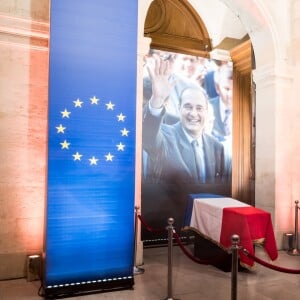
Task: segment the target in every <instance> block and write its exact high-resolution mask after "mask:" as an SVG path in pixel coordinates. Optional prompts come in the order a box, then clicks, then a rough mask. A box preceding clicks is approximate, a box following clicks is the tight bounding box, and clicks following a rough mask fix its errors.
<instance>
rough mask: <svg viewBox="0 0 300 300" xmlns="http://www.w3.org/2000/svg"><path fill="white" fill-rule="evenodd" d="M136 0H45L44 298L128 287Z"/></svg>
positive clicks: (130, 282)
mask: <svg viewBox="0 0 300 300" xmlns="http://www.w3.org/2000/svg"><path fill="white" fill-rule="evenodd" d="M137 2H138V1H137V0H130V1H124V0H101V1H99V0H85V1H82V0H63V1H62V0H52V1H51V22H50V73H49V148H48V195H47V198H48V199H47V212H46V243H45V274H44V288H45V291H46V294H47V293H48V294H49V295H55V294H64V293H68V291H71V292H72V293H73V292H76V291H77V290H82V289H83V290H84V289H85V290H88V289H101V288H103V289H109V288H115V287H122V286H125V287H126V286H127V285H128V286H132V285H133V276H132V275H133V263H134V177H135V112H136V61H137Z"/></svg>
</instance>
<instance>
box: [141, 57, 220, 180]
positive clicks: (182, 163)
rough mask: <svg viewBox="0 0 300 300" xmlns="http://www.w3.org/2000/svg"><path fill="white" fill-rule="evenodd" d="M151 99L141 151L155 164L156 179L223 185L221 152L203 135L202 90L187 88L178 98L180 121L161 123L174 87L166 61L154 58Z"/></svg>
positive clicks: (204, 109)
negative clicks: (171, 123) (169, 123)
mask: <svg viewBox="0 0 300 300" xmlns="http://www.w3.org/2000/svg"><path fill="white" fill-rule="evenodd" d="M148 72H149V75H150V77H151V81H152V96H151V98H150V100H149V102H148V103H147V104H146V107H145V110H144V116H143V149H144V150H145V151H146V152H147V154H148V156H149V158H150V159H151V161H152V163H153V164H155V167H154V169H155V174H153V176H155V177H156V178H159V180H160V181H165V182H168V181H170V180H172V178H173V179H174V178H180V180H181V181H182V182H186V183H191V184H195V183H202V184H204V183H221V182H224V179H225V178H224V175H225V170H224V149H223V145H222V144H221V143H219V142H218V141H217V140H216V139H215V138H214V137H212V136H210V135H208V134H206V133H205V132H204V127H205V121H206V118H207V110H208V98H207V95H206V93H205V90H204V89H202V88H201V87H195V86H190V87H189V86H188V87H186V88H185V89H184V90H183V91H182V93H181V95H180V99H179V100H180V103H179V114H180V116H179V117H180V120H179V121H178V122H177V123H176V124H173V125H168V124H164V123H163V118H164V115H165V113H166V109H165V105H166V104H167V101H168V98H169V96H170V94H171V92H172V89H173V88H174V86H175V84H176V83H175V82H173V83H172V82H170V80H169V78H170V67H169V62H168V61H165V60H163V59H162V58H161V57H159V56H157V57H155V64H154V66H153V68H152V69H150V68H149V70H148Z"/></svg>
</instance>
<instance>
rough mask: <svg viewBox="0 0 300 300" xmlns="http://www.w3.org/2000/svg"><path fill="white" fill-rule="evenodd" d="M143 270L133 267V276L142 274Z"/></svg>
mask: <svg viewBox="0 0 300 300" xmlns="http://www.w3.org/2000/svg"><path fill="white" fill-rule="evenodd" d="M144 273H145V270H144V269H143V268H140V267H133V275H140V274H144Z"/></svg>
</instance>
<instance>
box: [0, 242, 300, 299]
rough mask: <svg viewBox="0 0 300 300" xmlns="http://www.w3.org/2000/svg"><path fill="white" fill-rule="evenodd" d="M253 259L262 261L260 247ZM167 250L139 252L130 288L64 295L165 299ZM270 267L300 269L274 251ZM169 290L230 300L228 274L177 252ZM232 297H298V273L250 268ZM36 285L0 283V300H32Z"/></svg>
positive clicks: (178, 295) (296, 260)
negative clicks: (138, 265)
mask: <svg viewBox="0 0 300 300" xmlns="http://www.w3.org/2000/svg"><path fill="white" fill-rule="evenodd" d="M255 253H256V256H257V257H260V258H261V259H263V260H266V261H268V259H267V257H266V256H265V253H264V252H263V250H262V249H257V250H256V252H255ZM167 261H168V256H167V247H157V248H147V249H144V265H143V266H142V267H143V269H144V270H145V272H144V273H143V274H139V275H135V278H134V281H135V284H134V288H133V289H132V290H123V291H113V292H105V293H97V294H91V295H85V296H77V297H69V298H67V299H80V300H95V299H98V300H101V299H104V300H159V299H161V300H163V299H167V298H168V287H167V282H168V280H167V279H168V277H167ZM274 264H275V265H278V266H281V267H284V268H288V269H296V270H298V269H300V256H291V255H288V254H287V252H286V251H279V258H278V259H277V260H276V261H275V262H274ZM172 272H173V281H172V285H173V289H172V295H171V296H172V298H171V299H181V300H197V299H202V300H218V299H221V300H227V299H228V300H230V299H233V298H231V297H232V295H231V273H230V272H223V271H221V270H220V269H218V268H216V267H213V266H210V265H201V264H197V263H195V262H194V261H192V260H191V259H190V258H189V257H187V256H186V255H185V254H184V253H183V252H182V250H181V249H180V248H179V247H178V246H175V247H174V251H173V268H172ZM237 282H238V287H237V299H239V300H293V299H295V300H296V299H300V274H298V275H296V274H288V273H282V272H278V271H274V270H272V269H269V268H266V267H264V266H262V265H260V264H256V268H255V270H254V271H251V272H250V271H241V272H239V273H238V276H237ZM39 287H40V282H39V281H32V282H27V280H26V279H25V278H24V279H17V280H8V281H0V300H38V299H43V298H41V297H40V296H39V295H38V290H39Z"/></svg>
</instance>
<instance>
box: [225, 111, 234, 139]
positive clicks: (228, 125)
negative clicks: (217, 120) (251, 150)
mask: <svg viewBox="0 0 300 300" xmlns="http://www.w3.org/2000/svg"><path fill="white" fill-rule="evenodd" d="M231 113H232V110H231V109H226V110H225V118H224V121H223V124H224V130H225V135H230V134H231V130H232V124H231V122H230V116H231Z"/></svg>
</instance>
